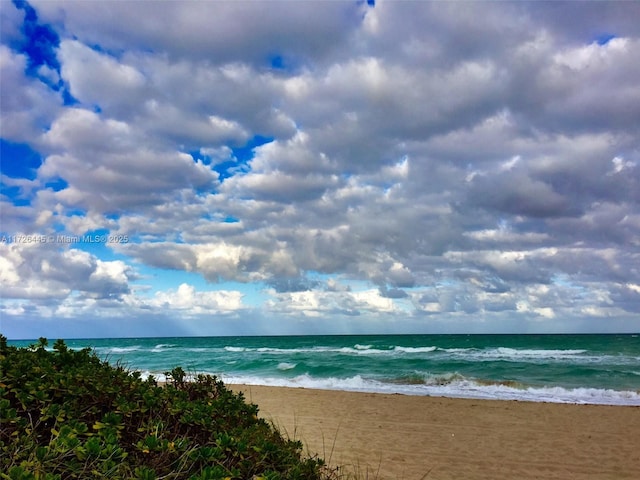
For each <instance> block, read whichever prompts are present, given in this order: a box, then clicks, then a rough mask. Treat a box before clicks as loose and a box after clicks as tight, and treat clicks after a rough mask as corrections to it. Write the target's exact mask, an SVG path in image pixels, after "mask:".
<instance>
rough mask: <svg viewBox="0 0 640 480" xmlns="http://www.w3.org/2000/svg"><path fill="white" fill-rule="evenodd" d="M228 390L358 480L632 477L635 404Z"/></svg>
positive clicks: (639, 432)
mask: <svg viewBox="0 0 640 480" xmlns="http://www.w3.org/2000/svg"><path fill="white" fill-rule="evenodd" d="M230 387H231V388H233V389H234V390H236V391H243V392H244V394H245V397H246V399H247V400H249V401H251V402H253V403H255V404H257V405H258V406H259V407H260V414H261V415H262V416H263V417H264V418H266V419H269V420H271V421H272V422H273V423H274V424H275V425H276V426H277V427H279V428H280V430H281V431H282V432H283V433H286V434H288V435H289V437H291V438H295V439H296V440H301V441H302V442H303V443H304V445H305V447H306V449H307V450H308V451H309V452H310V453H316V454H319V455H320V456H321V457H324V458H325V460H327V461H329V463H330V464H331V465H333V466H338V465H339V466H341V471H344V472H349V473H354V472H355V473H357V474H359V478H360V479H405V480H419V479H422V478H426V479H429V480H436V479H437V480H445V479H467V480H468V479H492V480H496V479H509V480H512V479H524V480H526V479H562V480H568V479H611V480H621V479H640V407H626V406H624V407H623V406H604V405H567V404H553V403H534V402H514V401H493V400H467V399H449V398H437V397H418V396H406V395H384V394H373V393H352V392H338V391H325V390H311V389H302V388H300V389H297V388H280V387H257V386H241V385H235V386H230Z"/></svg>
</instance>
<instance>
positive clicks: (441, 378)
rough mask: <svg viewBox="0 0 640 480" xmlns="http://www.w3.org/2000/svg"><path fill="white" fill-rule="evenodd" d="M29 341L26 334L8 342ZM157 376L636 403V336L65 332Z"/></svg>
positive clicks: (639, 384) (639, 352) (639, 390)
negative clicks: (176, 371) (96, 335)
mask: <svg viewBox="0 0 640 480" xmlns="http://www.w3.org/2000/svg"><path fill="white" fill-rule="evenodd" d="M10 343H12V344H20V345H27V344H29V343H31V342H27V341H22V342H10ZM67 344H68V345H69V346H70V347H72V348H83V347H87V346H88V347H92V348H93V349H95V351H96V353H97V354H98V355H99V356H100V357H102V358H105V359H107V360H108V361H109V362H112V363H117V362H118V363H122V364H125V365H126V366H128V367H129V368H130V369H132V370H138V371H141V372H142V373H143V374H144V375H154V376H155V377H156V378H158V379H163V378H164V372H166V371H169V370H171V369H172V368H173V367H175V366H181V367H182V368H183V369H184V370H185V371H187V372H188V373H192V374H195V373H210V374H214V375H217V376H219V377H220V378H221V379H222V380H224V381H225V382H226V383H244V384H252V385H274V386H289V387H306V388H325V389H335V390H352V391H367V392H384V393H402V394H410V395H432V396H445V397H464V398H493V399H505V400H507V399H509V400H513V399H515V400H530V401H550V402H572V403H597V404H616V405H640V338H639V337H638V336H637V335H371V336H368V335H357V336H356V335H354V336H301V337H202V338H191V337H189V338H129V339H121V338H119V339H91V340H68V341H67Z"/></svg>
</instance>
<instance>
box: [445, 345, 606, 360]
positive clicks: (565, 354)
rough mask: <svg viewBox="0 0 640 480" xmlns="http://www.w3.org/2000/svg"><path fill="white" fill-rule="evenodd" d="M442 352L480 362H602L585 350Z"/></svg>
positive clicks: (504, 348) (474, 349)
mask: <svg viewBox="0 0 640 480" xmlns="http://www.w3.org/2000/svg"><path fill="white" fill-rule="evenodd" d="M439 350H441V351H443V352H446V353H449V354H452V355H454V356H459V357H463V358H465V359H473V360H480V361H491V360H505V361H516V362H518V361H538V360H540V361H547V360H572V361H576V360H580V361H583V362H584V361H594V362H596V361H602V359H603V357H602V356H593V355H584V354H585V353H587V350H579V349H570V350H551V349H549V350H546V349H518V348H509V347H497V348H489V349H478V348H443V349H439Z"/></svg>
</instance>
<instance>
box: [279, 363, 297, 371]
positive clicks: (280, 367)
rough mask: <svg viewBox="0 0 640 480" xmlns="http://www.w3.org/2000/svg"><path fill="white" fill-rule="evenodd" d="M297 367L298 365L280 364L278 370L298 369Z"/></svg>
mask: <svg viewBox="0 0 640 480" xmlns="http://www.w3.org/2000/svg"><path fill="white" fill-rule="evenodd" d="M296 365H297V364H296V363H289V362H280V363H279V364H278V370H292V369H294V368H296Z"/></svg>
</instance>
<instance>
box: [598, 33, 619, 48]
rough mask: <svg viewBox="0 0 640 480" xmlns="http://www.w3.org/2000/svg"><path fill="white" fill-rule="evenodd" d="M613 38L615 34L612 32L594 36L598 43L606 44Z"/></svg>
mask: <svg viewBox="0 0 640 480" xmlns="http://www.w3.org/2000/svg"><path fill="white" fill-rule="evenodd" d="M614 38H616V36H615V35H613V34H612V33H602V34H600V35H598V36H597V37H596V42H597V44H598V45H606V44H607V43H609V42H610V41H611V40H613V39H614Z"/></svg>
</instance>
